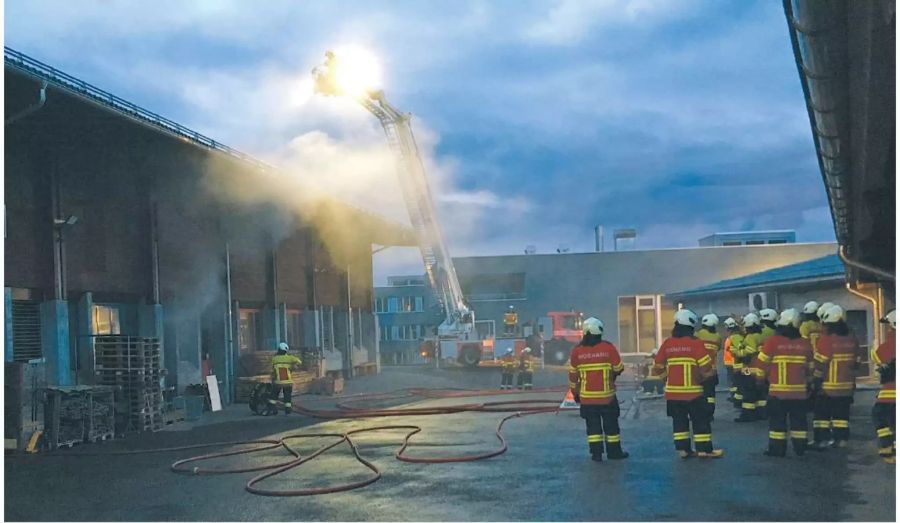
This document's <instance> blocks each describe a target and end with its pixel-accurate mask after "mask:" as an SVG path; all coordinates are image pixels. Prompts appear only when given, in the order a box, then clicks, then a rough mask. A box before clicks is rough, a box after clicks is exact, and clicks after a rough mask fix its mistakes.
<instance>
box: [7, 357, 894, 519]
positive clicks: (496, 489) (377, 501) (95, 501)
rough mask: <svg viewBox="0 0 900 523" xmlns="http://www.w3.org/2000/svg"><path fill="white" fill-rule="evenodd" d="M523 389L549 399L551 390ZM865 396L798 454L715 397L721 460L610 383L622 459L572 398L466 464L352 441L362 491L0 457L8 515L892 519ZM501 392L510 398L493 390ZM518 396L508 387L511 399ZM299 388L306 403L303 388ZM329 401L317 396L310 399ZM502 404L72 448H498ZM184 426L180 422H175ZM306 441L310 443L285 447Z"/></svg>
mask: <svg viewBox="0 0 900 523" xmlns="http://www.w3.org/2000/svg"><path fill="white" fill-rule="evenodd" d="M565 380H566V378H565V375H564V373H562V372H560V371H559V370H558V369H557V370H546V371H542V372H538V373H537V375H536V377H535V386H537V387H542V386H555V385H561V384H564V383H565ZM498 382H499V374H498V373H496V372H495V371H484V370H482V371H473V372H465V371H457V370H441V371H434V370H427V369H421V368H409V367H407V368H388V369H386V370H385V372H383V373H382V374H381V375H379V376H373V377H366V378H361V379H357V380H351V381H349V382H348V386H347V390H346V393H347V394H351V393H357V392H362V391H364V390H370V391H373V392H384V391H388V390H395V389H399V388H404V387H414V386H430V387H434V388H447V387H454V388H482V387H490V386H493V385H495V384H496V383H498ZM528 397H536V398H542V399H551V398H552V399H561V398H559V394H557V393H553V394H546V393H544V394H532V395H529V396H528ZM872 398H873V393H872V392H871V391H863V392H858V393H857V400H856V403H855V405H854V408H853V411H852V416H851V431H852V434H851V442H850V446H849V448H847V449H839V450H838V449H836V450H830V451H827V452H825V453H808V454H807V455H806V456H804V457H802V458H797V457H795V456H793V455H792V454H790V452H789V454H788V457H787V458H769V457H765V456H763V455H762V451H763V450H764V447H765V443H766V437H767V436H766V435H767V431H768V429H767V426H766V424H765V422H757V423H753V424H735V423H733V422H732V421H731V419H732V418H733V417H734V416H733V411H732V408H731V407H730V406H728V405H725V406H720V407H719V414H718V415H717V418H718V419H717V421H716V422H715V423H714V424H713V439H714V442H715V444H716V445H717V446H720V447H722V448H724V449H725V450H726V452H727V455H726V456H725V457H724V458H723V459H720V460H699V459H691V460H687V461H682V460H680V459H678V458H677V457H676V456H675V453H674V449H673V447H672V441H671V422H670V420H669V418H667V417H665V404H664V402H663V400H661V399H647V400H635V399H634V398H633V393H632V392H631V391H627V390H626V391H622V392H621V393H620V395H619V399H620V401H621V402H622V420H621V425H622V436H623V437H622V440H623V445H624V447H625V449H626V450H627V451H629V452H630V453H631V458H630V459H628V460H625V461H619V462H609V461H605V462H603V463H594V462H592V461H590V460H589V459H588V455H587V443H586V440H585V433H584V424H583V422H582V420H581V419H580V418H579V417H578V414H577V411H564V412H561V413H559V414H539V415H534V416H529V417H524V418H518V419H513V420H511V421H509V422H508V423H507V424H506V425H505V427H504V435H505V437H506V438H507V440H508V441H509V447H510V448H509V451H508V452H507V453H505V454H503V455H501V456H499V457H496V458H493V459H490V460H486V461H479V462H472V463H452V464H411V463H403V462H399V461H397V460H395V459H394V457H393V455H394V452H396V450H397V449H398V448H399V443H400V441H401V439H402V437H403V434H404V432H403V431H396V430H394V431H385V432H376V433H367V434H364V435H360V436H358V437H356V438H355V440H356V441H357V443H358V444H359V446H360V451H361V454H362V455H363V457H365V458H366V459H368V460H370V461H371V462H373V463H374V464H375V465H376V466H378V467H379V468H380V469H381V470H382V471H383V474H384V475H383V477H382V479H380V480H379V481H378V482H376V483H374V484H373V485H370V486H368V487H365V488H362V489H360V490H356V491H352V492H346V493H337V494H329V495H324V496H316V497H293V498H272V497H261V496H255V495H252V494H249V493H247V492H246V491H244V489H243V487H244V484H245V483H246V482H247V480H248V479H250V477H252V476H253V475H254V474H252V473H249V474H233V475H217V476H190V475H180V474H174V473H172V472H171V471H170V470H169V465H170V464H171V463H172V462H173V461H174V460H176V459H180V458H185V457H189V456H193V455H197V454H199V453H202V452H198V451H180V452H173V453H168V454H140V455H129V456H109V455H99V456H89V457H71V456H69V457H46V456H45V457H42V456H36V457H28V458H13V459H9V458H8V459H7V460H6V464H5V471H6V482H5V494H6V498H5V501H6V507H5V517H6V519H7V520H62V521H65V520H144V521H146V520H315V521H321V520H339V521H354V520H399V521H407V520H411V521H422V520H424V521H430V520H460V521H508V520H536V521H559V520H564V521H585V520H625V521H633V520H644V521H659V520H677V521H685V520H687V521H709V520H725V521H747V520H751V521H760V520H763V521H764V520H779V521H797V520H805V521H842V520H854V521H864V520H868V521H872V520H874V521H888V520H894V519H895V510H896V507H895V501H894V499H895V494H894V493H895V479H894V478H895V474H894V471H895V469H894V467H893V466H890V465H887V464H885V463H883V462H882V461H881V460H880V459H879V458H878V457H877V455H876V448H875V435H874V428H873V426H872V422H871V419H870V416H869V412H870V410H871V404H872ZM497 399H498V398H496V397H483V398H464V399H454V400H449V399H441V400H428V401H424V402H419V403H417V404H416V405H417V406H419V405H438V404H443V405H448V404H454V403H459V402H466V403H469V402H473V401H479V400H484V401H492V400H497ZM503 399H509V397H508V396H507V397H504V398H503ZM516 399H519V397H516ZM304 401H307V400H304ZM321 403H323V404H327V403H328V402H321ZM503 416H504V414H500V413H460V414H453V415H444V416H432V417H424V416H414V417H403V418H380V419H372V420H353V421H348V420H339V421H328V422H319V421H316V420H311V419H308V418H305V417H302V416H278V417H275V418H262V417H255V416H250V415H249V409H247V408H246V406H245V405H239V406H235V407H234V408H231V409H228V410H227V411H226V412H222V413H216V414H212V415H209V414H208V415H207V416H206V417H205V419H204V420H203V422H202V423H199V424H195V425H193V426H190V427H186V426H185V427H179V430H167V431H163V432H159V433H155V434H144V435H136V436H130V437H129V438H127V439H125V440H119V441H116V442H112V443H106V444H102V445H87V446H83V447H81V448H80V449H79V448H74V449H72V450H71V451H70V453H75V452H76V451H80V452H87V451H91V452H103V453H105V452H109V451H113V450H121V449H125V448H130V449H138V448H151V447H168V446H175V445H186V444H195V443H202V442H212V441H226V440H228V441H231V440H245V439H252V438H259V437H278V436H282V435H286V434H290V433H296V432H298V431H304V432H333V431H344V430H349V429H351V428H357V427H366V426H372V425H384V424H415V425H419V426H421V427H422V428H423V432H422V433H421V434H418V435H416V436H415V437H414V438H413V442H414V445H413V446H411V448H410V449H409V450H408V452H407V453H408V454H409V455H412V456H446V455H459V454H474V453H478V452H481V451H487V450H491V449H494V448H496V447H497V446H498V442H497V439H496V438H495V436H494V427H495V426H496V424H497V421H498V420H499V419H500V418H502V417H503ZM186 428H189V429H190V430H185V429H186ZM298 447H299V450H301V452H303V451H304V450H306V451H307V453H308V451H309V450H312V449H313V448H316V447H317V443H314V442H310V443H304V444H301V445H298ZM284 457H285V453H284V452H283V451H277V452H276V451H267V452H266V453H264V454H263V455H255V456H254V457H252V458H246V457H232V458H224V459H222V460H220V461H219V462H218V463H209V464H208V466H226V465H227V466H235V465H237V464H241V463H249V462H250V461H251V460H252V461H253V462H254V463H262V462H267V463H271V462H274V461H280V460H283V459H284ZM369 474H370V472H369V471H368V469H366V468H364V467H363V466H362V465H361V464H359V463H358V462H356V461H355V460H354V459H353V458H352V456H351V453H350V451H349V450H348V448H347V446H346V445H342V446H340V447H338V448H336V449H334V450H333V451H331V452H330V453H328V454H326V455H324V456H322V457H321V458H319V459H317V460H315V461H312V462H310V463H308V464H305V465H303V466H301V467H299V468H296V469H294V470H292V471H289V472H287V473H285V474H284V475H281V476H277V477H275V478H272V479H271V480H267V481H266V482H264V483H262V484H261V485H260V486H264V487H267V488H273V489H275V488H280V489H294V488H305V487H317V486H327V485H334V484H341V483H346V482H349V481H353V480H360V479H364V478H366V477H368V475H369Z"/></svg>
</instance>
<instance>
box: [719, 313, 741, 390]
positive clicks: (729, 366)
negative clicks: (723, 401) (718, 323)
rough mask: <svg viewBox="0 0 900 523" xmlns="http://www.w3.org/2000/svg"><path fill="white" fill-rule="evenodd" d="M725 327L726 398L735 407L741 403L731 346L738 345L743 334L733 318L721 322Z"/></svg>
mask: <svg viewBox="0 0 900 523" xmlns="http://www.w3.org/2000/svg"><path fill="white" fill-rule="evenodd" d="M723 323H724V325H725V328H726V329H727V330H728V331H727V333H726V336H725V343H724V347H723V349H722V360H723V363H725V373H726V374H727V376H728V400H729V401H731V402H733V403H734V406H735V407H737V408H740V407H741V403H740V401H739V398H738V390H737V378H736V376H735V375H734V374H735V361H734V353H733V352H732V351H731V347H732V346H733V345H735V343H737V344H738V345H740V344H741V343H742V342H743V339H744V335H743V334H742V333H741V327H740V325H738V322H737V321H735V319H734V318H731V317H729V318H725V321H724V322H723Z"/></svg>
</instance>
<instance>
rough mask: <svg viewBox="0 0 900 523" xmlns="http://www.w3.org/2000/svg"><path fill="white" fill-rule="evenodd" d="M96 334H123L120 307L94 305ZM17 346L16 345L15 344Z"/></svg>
mask: <svg viewBox="0 0 900 523" xmlns="http://www.w3.org/2000/svg"><path fill="white" fill-rule="evenodd" d="M93 313H94V334H97V335H116V334H122V326H121V325H120V324H119V309H118V308H116V307H112V306H108V305H94V307H93ZM14 346H15V345H14Z"/></svg>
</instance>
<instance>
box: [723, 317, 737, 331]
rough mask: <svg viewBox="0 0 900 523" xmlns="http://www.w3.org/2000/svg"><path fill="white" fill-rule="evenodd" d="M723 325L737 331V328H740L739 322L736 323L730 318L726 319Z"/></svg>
mask: <svg viewBox="0 0 900 523" xmlns="http://www.w3.org/2000/svg"><path fill="white" fill-rule="evenodd" d="M723 323H724V324H725V326H726V327H728V328H729V329H736V328H737V326H738V324H737V322H736V321H734V318H730V317H729V318H725V321H724V322H723Z"/></svg>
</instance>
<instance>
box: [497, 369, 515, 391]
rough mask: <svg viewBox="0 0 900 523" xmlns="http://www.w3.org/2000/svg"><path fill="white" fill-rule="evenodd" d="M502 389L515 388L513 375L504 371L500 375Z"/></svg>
mask: <svg viewBox="0 0 900 523" xmlns="http://www.w3.org/2000/svg"><path fill="white" fill-rule="evenodd" d="M500 388H501V389H504V390H505V389H511V388H513V373H512V372H506V371H503V373H502V374H501V375H500Z"/></svg>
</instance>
